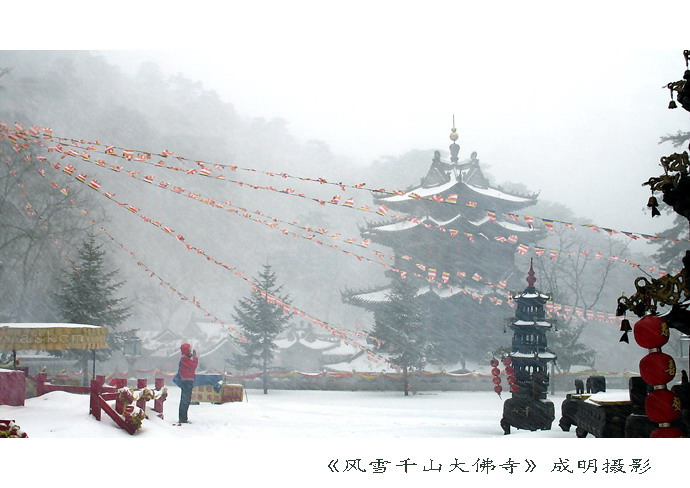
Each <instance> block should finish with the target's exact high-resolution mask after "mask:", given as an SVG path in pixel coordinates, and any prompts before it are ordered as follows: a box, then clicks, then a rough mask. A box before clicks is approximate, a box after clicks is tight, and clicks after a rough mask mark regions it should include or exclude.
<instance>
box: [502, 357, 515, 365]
mask: <svg viewBox="0 0 690 488" xmlns="http://www.w3.org/2000/svg"><path fill="white" fill-rule="evenodd" d="M503 364H504V365H505V366H510V365H511V364H513V358H511V357H510V356H506V357H504V358H503Z"/></svg>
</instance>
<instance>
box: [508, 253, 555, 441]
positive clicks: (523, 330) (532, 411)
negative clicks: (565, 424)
mask: <svg viewBox="0 0 690 488" xmlns="http://www.w3.org/2000/svg"><path fill="white" fill-rule="evenodd" d="M536 281H537V279H536V278H535V273H534V267H533V266H532V263H530V269H529V272H528V273H527V288H525V290H524V291H523V292H522V293H519V294H517V295H513V300H515V309H516V310H515V318H514V319H513V320H512V321H511V324H510V328H511V329H512V330H513V342H512V349H511V353H510V354H509V357H510V359H511V364H512V367H513V370H514V375H515V382H514V383H513V384H512V385H511V392H512V395H513V396H512V398H509V399H508V400H506V401H505V403H504V405H503V418H502V419H501V427H503V431H504V432H505V433H506V434H509V433H510V426H511V425H512V426H513V427H516V428H518V429H528V430H539V429H541V430H550V429H551V423H552V422H553V420H554V407H553V403H551V402H550V401H548V400H546V393H547V391H548V385H549V374H548V371H547V365H548V362H549V361H553V360H555V359H556V355H555V354H554V353H553V352H551V351H549V350H548V348H547V338H546V332H547V331H548V330H550V329H551V323H550V322H549V321H548V320H547V319H546V313H545V311H544V305H545V303H546V301H547V300H548V299H549V298H550V297H549V295H546V294H543V293H542V292H540V291H538V290H537V289H536V288H535V287H534V284H535V283H536Z"/></svg>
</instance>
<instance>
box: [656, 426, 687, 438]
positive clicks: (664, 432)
mask: <svg viewBox="0 0 690 488" xmlns="http://www.w3.org/2000/svg"><path fill="white" fill-rule="evenodd" d="M649 437H650V438H652V439H662V438H676V437H685V432H683V431H682V430H680V429H676V428H675V427H659V428H658V429H656V430H654V431H653V432H652V433H651V434H649Z"/></svg>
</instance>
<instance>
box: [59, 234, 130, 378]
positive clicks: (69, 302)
mask: <svg viewBox="0 0 690 488" xmlns="http://www.w3.org/2000/svg"><path fill="white" fill-rule="evenodd" d="M101 247H102V245H99V244H97V243H96V238H95V236H94V235H92V234H89V235H88V236H87V238H86V240H85V241H84V242H83V244H82V245H81V247H80V248H79V250H78V256H77V260H76V262H75V265H74V269H73V270H72V271H71V272H70V273H69V274H68V275H67V277H65V278H58V279H57V282H58V287H57V288H58V290H59V291H58V292H56V293H55V294H54V299H55V301H56V303H57V305H58V308H59V313H60V316H61V318H62V320H64V321H65V322H67V323H72V324H87V325H99V326H107V327H110V328H111V329H113V330H114V329H115V328H116V327H117V326H118V325H120V324H122V323H123V322H124V321H125V320H127V318H128V317H129V316H130V312H129V310H130V307H129V306H125V305H123V301H124V298H118V297H116V296H115V294H116V293H117V291H118V289H119V288H120V287H121V286H122V285H124V282H118V281H116V276H117V273H118V270H113V271H107V270H106V269H105V253H106V252H105V251H104V250H102V249H101ZM128 334H129V333H127V332H111V333H109V334H108V344H109V345H110V349H103V350H99V351H98V352H97V355H96V358H97V359H98V360H100V361H102V360H104V359H106V358H107V357H109V356H110V353H111V350H113V349H116V350H120V349H122V346H123V342H124V340H125V338H126V337H127V336H128ZM64 355H65V356H67V357H71V358H74V359H78V360H79V361H80V363H81V365H82V371H83V381H84V385H87V384H88V361H89V359H90V355H91V352H90V351H80V350H70V351H64Z"/></svg>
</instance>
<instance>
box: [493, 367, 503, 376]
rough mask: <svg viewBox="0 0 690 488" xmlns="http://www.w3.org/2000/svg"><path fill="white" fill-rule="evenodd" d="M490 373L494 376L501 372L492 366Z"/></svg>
mask: <svg viewBox="0 0 690 488" xmlns="http://www.w3.org/2000/svg"><path fill="white" fill-rule="evenodd" d="M491 374H492V375H494V376H498V375H499V374H501V370H500V369H498V368H493V369H492V370H491Z"/></svg>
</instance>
